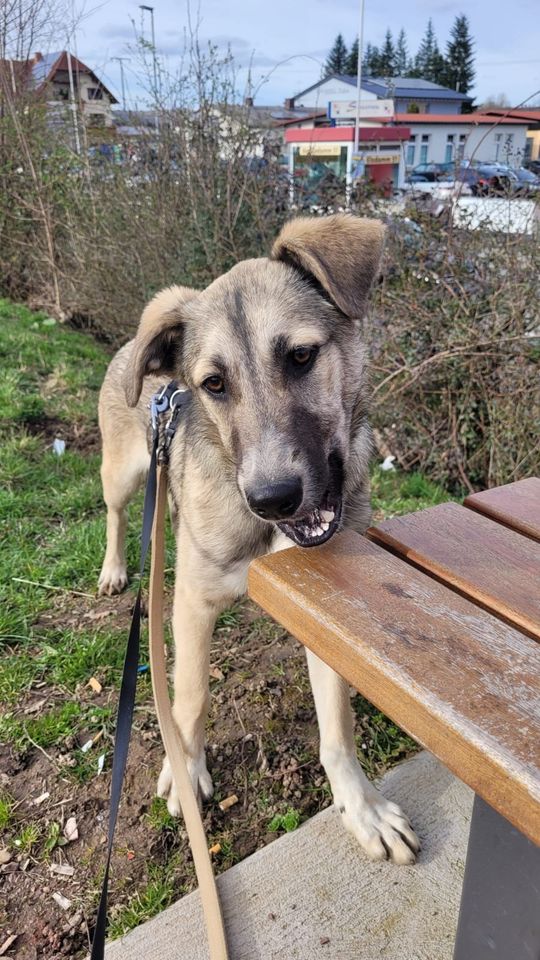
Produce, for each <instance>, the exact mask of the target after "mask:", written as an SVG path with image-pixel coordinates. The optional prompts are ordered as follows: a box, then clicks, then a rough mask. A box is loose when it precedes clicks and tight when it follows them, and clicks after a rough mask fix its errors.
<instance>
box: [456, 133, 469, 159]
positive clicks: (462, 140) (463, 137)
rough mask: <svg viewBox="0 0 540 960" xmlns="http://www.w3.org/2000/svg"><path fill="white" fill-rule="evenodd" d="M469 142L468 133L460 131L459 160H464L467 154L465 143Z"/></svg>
mask: <svg viewBox="0 0 540 960" xmlns="http://www.w3.org/2000/svg"><path fill="white" fill-rule="evenodd" d="M466 143H467V134H466V133H460V135H459V144H458V160H463V157H464V156H465V144H466Z"/></svg>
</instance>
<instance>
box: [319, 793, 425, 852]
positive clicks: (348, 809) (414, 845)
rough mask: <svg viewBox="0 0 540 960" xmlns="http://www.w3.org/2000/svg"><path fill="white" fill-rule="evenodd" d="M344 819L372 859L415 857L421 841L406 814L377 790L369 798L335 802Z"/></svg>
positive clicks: (348, 828)
mask: <svg viewBox="0 0 540 960" xmlns="http://www.w3.org/2000/svg"><path fill="white" fill-rule="evenodd" d="M338 809H339V810H340V812H341V815H342V817H343V823H344V825H345V826H346V828H347V830H349V831H350V832H351V833H352V834H354V836H355V837H356V839H357V840H358V842H359V843H360V845H361V847H362V848H363V850H365V852H366V853H367V855H368V857H370V859H371V860H386V859H388V858H389V859H390V860H393V862H394V863H398V864H411V863H414V862H415V860H416V854H417V853H418V851H419V850H420V842H419V840H418V837H417V836H416V834H415V832H414V830H413V829H412V827H411V825H410V823H409V821H408V819H407V817H406V816H405V814H404V813H403V811H402V810H401V809H400V808H399V807H398V805H397V804H396V803H392V802H391V801H390V800H385V798H384V797H383V796H381V794H380V793H378V792H377V791H375V790H374V791H373V794H372V795H371V796H370V797H369V798H363V799H362V800H360V801H358V800H355V801H353V802H352V803H351V804H350V805H349V806H347V805H344V804H338Z"/></svg>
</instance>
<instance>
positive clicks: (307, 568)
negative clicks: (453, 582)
mask: <svg viewBox="0 0 540 960" xmlns="http://www.w3.org/2000/svg"><path fill="white" fill-rule="evenodd" d="M249 592H250V595H251V597H252V598H253V599H254V600H255V601H256V602H257V603H259V604H260V605H261V606H262V607H263V609H265V610H266V611H267V612H268V613H269V614H271V615H272V616H273V617H275V618H276V619H277V620H278V621H279V622H280V623H281V624H283V625H284V626H285V627H286V629H288V630H289V631H290V632H291V633H292V634H293V635H294V636H296V637H297V638H298V639H299V640H300V641H301V642H302V643H304V644H305V645H306V646H308V647H309V648H310V649H312V650H313V651H314V652H315V653H316V654H317V655H318V656H319V657H321V659H323V660H325V661H326V662H327V663H329V664H330V665H331V666H332V667H333V668H334V669H335V670H337V672H338V673H340V674H341V675H342V676H343V677H345V678H346V679H347V680H348V682H349V683H351V684H353V685H354V686H355V687H356V689H357V690H359V691H360V692H361V693H362V694H363V695H364V696H366V697H367V698H368V699H369V700H370V701H371V702H372V703H374V704H375V705H376V706H377V707H378V708H379V709H380V710H383V711H384V712H385V713H387V714H388V715H389V716H390V717H391V718H392V719H393V720H394V721H395V722H396V723H398V724H400V725H401V726H402V727H403V728H404V729H405V730H406V731H407V732H408V733H409V734H410V735H411V736H413V737H414V738H415V739H416V740H417V741H418V742H419V743H421V744H422V745H423V746H425V747H426V748H427V749H429V750H431V751H432V752H433V753H434V754H435V755H436V756H437V757H439V759H440V760H442V762H443V763H444V764H446V766H447V767H449V769H450V770H452V771H453V772H454V773H455V774H456V775H457V776H458V777H460V779H461V780H464V781H465V782H466V783H468V784H469V786H471V787H472V789H473V790H475V791H476V792H477V793H478V794H479V795H480V796H481V797H483V798H484V800H486V801H487V803H489V804H491V806H493V807H494V808H495V809H496V810H498V811H499V812H500V813H501V814H502V815H503V816H505V817H506V818H507V819H508V820H510V822H511V823H513V824H514V825H515V826H516V827H518V829H520V830H521V831H522V832H523V833H524V834H525V835H526V836H528V837H530V839H531V840H533V841H534V842H536V843H540V647H539V646H538V644H537V643H535V641H534V640H532V639H530V638H529V637H526V636H525V635H524V634H522V633H520V632H519V631H517V630H515V629H513V628H512V627H510V626H507V625H506V624H505V623H502V622H501V621H500V620H497V619H496V618H495V617H493V616H492V615H491V614H489V613H486V612H485V611H484V610H482V609H480V608H479V607H478V606H476V605H475V604H473V603H471V602H470V601H469V600H467V599H465V598H464V597H462V596H460V595H459V594H457V593H454V592H452V591H451V590H449V589H448V588H447V587H445V586H444V585H443V584H441V583H439V582H438V581H437V580H435V579H433V578H431V577H429V576H427V575H426V574H424V573H422V572H421V571H419V570H417V569H415V568H414V567H412V566H410V565H409V564H406V563H404V562H403V560H401V559H399V558H398V557H395V556H393V555H392V554H391V553H390V552H388V551H387V550H384V549H383V548H382V547H379V546H378V545H377V544H374V543H371V542H370V541H369V540H367V539H366V538H365V537H360V536H358V535H357V534H354V533H352V532H351V531H345V532H344V533H342V534H340V535H338V536H337V537H334V538H333V540H332V541H331V542H330V543H328V544H326V545H325V546H323V547H320V548H318V549H316V550H301V549H297V548H292V549H290V550H284V551H282V552H281V553H277V554H273V555H270V556H266V557H263V558H260V559H258V560H256V561H255V562H254V563H253V564H252V565H251V568H250V574H249Z"/></svg>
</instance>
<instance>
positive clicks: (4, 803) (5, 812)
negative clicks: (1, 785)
mask: <svg viewBox="0 0 540 960" xmlns="http://www.w3.org/2000/svg"><path fill="white" fill-rule="evenodd" d="M14 806H15V801H14V799H13V797H12V796H10V794H9V793H7V792H6V791H2V793H0V830H7V828H8V827H9V826H11V823H12V820H13V808H14Z"/></svg>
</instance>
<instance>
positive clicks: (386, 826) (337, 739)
mask: <svg viewBox="0 0 540 960" xmlns="http://www.w3.org/2000/svg"><path fill="white" fill-rule="evenodd" d="M306 652H307V659H308V667H309V677H310V680H311V686H312V689H313V696H314V698H315V708H316V710H317V719H318V721H319V730H320V737H321V754H320V755H321V763H322V765H323V767H324V769H325V771H326V775H327V777H328V779H329V781H330V786H331V788H332V794H333V797H334V802H335V804H336V806H337V807H338V809H339V811H340V813H341V815H342V817H343V822H344V824H345V826H346V827H347V829H348V830H350V831H351V833H353V834H354V836H355V837H356V839H357V840H358V841H359V843H360V844H361V846H362V847H363V849H364V850H365V852H366V853H367V854H368V856H369V857H371V858H372V859H373V860H383V859H384V858H386V857H388V856H389V857H391V859H392V860H394V862H395V863H403V864H407V863H414V860H415V854H416V853H417V852H418V850H419V849H420V844H419V842H418V839H417V837H416V835H415V833H414V831H413V830H412V829H411V826H410V824H409V821H408V820H407V817H406V816H405V815H404V814H403V813H402V811H401V810H400V808H399V807H398V806H397V804H395V803H391V802H390V801H389V800H385V799H384V797H383V796H382V795H381V794H380V793H379V792H378V790H376V789H375V787H373V786H372V784H371V783H370V782H369V780H368V779H367V777H366V775H365V773H364V771H363V770H362V768H361V766H360V764H359V762H358V758H357V755H356V746H355V742H354V731H353V717H352V710H351V704H350V700H349V687H348V684H347V683H346V682H345V680H343V679H342V678H341V677H340V676H339V675H338V674H337V673H335V671H334V670H332V669H331V667H328V666H327V665H326V664H325V663H323V661H322V660H320V659H319V657H317V656H315V654H314V653H311V651H310V650H307V651H306Z"/></svg>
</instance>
